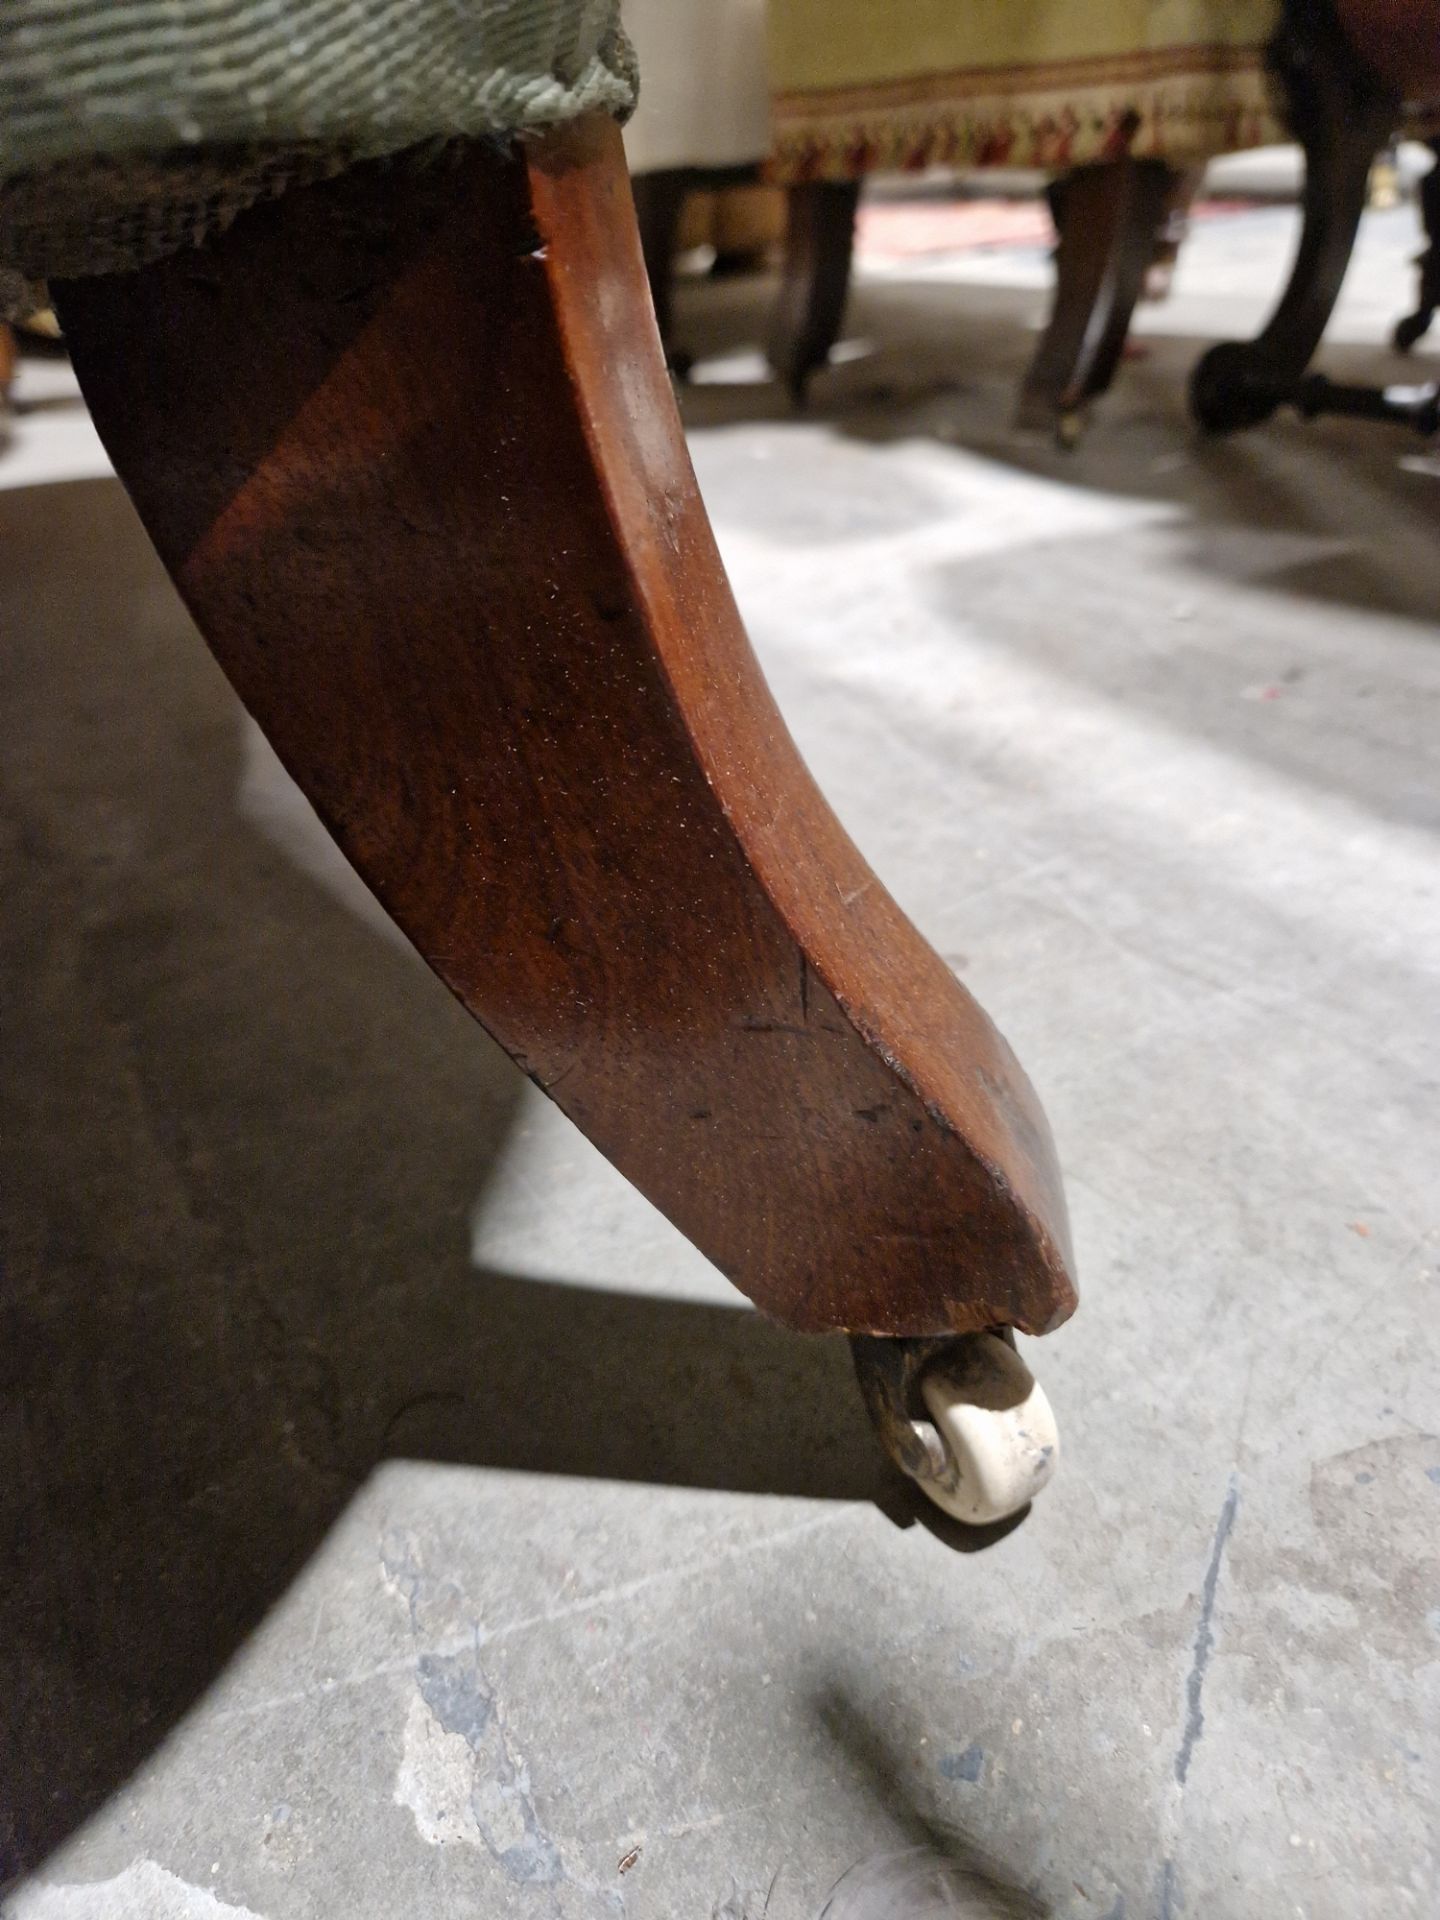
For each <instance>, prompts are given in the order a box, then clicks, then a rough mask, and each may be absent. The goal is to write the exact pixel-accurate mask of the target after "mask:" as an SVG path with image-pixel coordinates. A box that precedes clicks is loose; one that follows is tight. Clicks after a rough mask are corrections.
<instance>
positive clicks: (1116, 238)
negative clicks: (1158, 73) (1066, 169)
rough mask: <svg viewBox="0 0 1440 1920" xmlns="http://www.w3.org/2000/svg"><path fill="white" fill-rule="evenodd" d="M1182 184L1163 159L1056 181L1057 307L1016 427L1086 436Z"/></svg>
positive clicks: (1107, 165)
mask: <svg viewBox="0 0 1440 1920" xmlns="http://www.w3.org/2000/svg"><path fill="white" fill-rule="evenodd" d="M1178 184H1179V176H1178V175H1177V174H1176V172H1175V170H1174V168H1172V167H1168V166H1166V165H1165V164H1164V163H1163V162H1162V161H1159V160H1131V159H1128V158H1126V159H1121V160H1107V161H1102V162H1100V163H1098V164H1096V165H1094V166H1088V167H1076V168H1075V169H1074V171H1073V172H1071V173H1068V174H1066V175H1064V176H1063V178H1061V179H1059V180H1057V181H1055V182H1054V184H1053V185H1052V187H1051V189H1050V195H1049V198H1050V208H1051V212H1052V214H1053V215H1054V218H1055V228H1056V233H1057V237H1058V245H1057V247H1056V250H1055V300H1054V305H1053V307H1052V309H1051V313H1050V319H1049V322H1048V324H1047V326H1046V328H1045V332H1044V334H1043V335H1042V336H1041V339H1040V343H1039V345H1038V346H1037V347H1036V349H1035V353H1034V356H1033V358H1032V359H1031V362H1030V365H1029V367H1028V369H1027V370H1026V373H1025V378H1024V381H1023V383H1022V385H1021V389H1020V398H1019V402H1018V404H1017V407H1016V425H1017V426H1020V427H1026V428H1040V429H1043V430H1048V431H1053V432H1055V433H1056V434H1058V436H1059V437H1060V439H1061V440H1062V442H1064V443H1065V444H1066V445H1073V444H1074V442H1075V441H1076V440H1077V439H1078V438H1079V435H1080V432H1081V430H1082V428H1083V424H1084V414H1085V408H1086V406H1087V405H1088V403H1089V402H1090V401H1091V400H1092V399H1093V398H1094V397H1095V396H1096V395H1097V394H1100V393H1104V392H1105V391H1106V389H1107V388H1108V387H1109V385H1110V382H1111V381H1112V380H1113V379H1114V377H1115V370H1116V368H1117V367H1118V366H1119V364H1120V356H1121V354H1122V353H1123V351H1124V348H1125V338H1126V335H1127V334H1128V332H1129V330H1130V319H1131V315H1132V314H1133V313H1134V311H1135V303H1136V301H1137V300H1138V299H1139V298H1140V294H1141V292H1142V290H1143V288H1144V285H1145V274H1146V271H1147V269H1148V268H1149V266H1150V265H1151V262H1152V261H1153V260H1154V258H1155V252H1156V244H1157V240H1158V239H1159V238H1160V236H1161V235H1162V233H1163V231H1164V229H1165V227H1166V225H1167V222H1168V219H1169V214H1170V209H1171V205H1172V202H1173V198H1174V195H1175V191H1176V188H1177V186H1178Z"/></svg>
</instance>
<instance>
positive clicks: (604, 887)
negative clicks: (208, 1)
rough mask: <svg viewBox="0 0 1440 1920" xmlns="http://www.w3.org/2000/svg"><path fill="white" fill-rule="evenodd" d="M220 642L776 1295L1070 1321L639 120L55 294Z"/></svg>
mask: <svg viewBox="0 0 1440 1920" xmlns="http://www.w3.org/2000/svg"><path fill="white" fill-rule="evenodd" d="M56 292H57V301H58V304H59V307H60V310H61V314H62V318H63V321H64V325H65V330H66V335H67V338H68V339H69V342H70V345H71V349H72V351H73V354H74V358H75V364H76V367H77V369H78V371H79V375H80V380H81V383H82V386H83V387H84V390H85V393H86V396H87V398H88V399H89V401H90V405H91V408H92V410H93V412H94V416H95V419H96V422H97V424H98V426H99V429H100V432H101V434H102V435H103V437H104V439H105V442H106V445H107V447H108V448H109V450H110V453H111V455H112V457H113V459H114V462H115V465H116V468H117V470H118V471H119V473H120V474H121V476H122V477H123V479H124V481H125V484H126V486H127V487H128V488H129V490H130V493H131V495H132V497H133V499H134V501H135V503H136V505H137V507H138V508H139V511H140V514H141V516H142V518H143V520H144V521H145V524H146V526H147V528H148V529H149V531H150V534H151V537H152V538H153V539H154V541H155V544H156V546H157V547H158V548H159V550H160V553H161V555H162V557H163V558H164V560H165V562H166V565H167V566H168V567H169V569H170V572H171V574H172V575H173V576H174V578H175V580H176V582H177V583H178V585H179V587H180V590H181V592H182V593H183V595H184V596H185V599H186V600H187V602H188V604H189V606H190V608H191V610H192V612H193V613H194V615H195V618H196V620H197V622H198V623H199V626H200V629H201V631H202V632H203V633H204V634H205V636H206V637H207V639H208V640H209V641H210V644H211V645H212V647H213V648H214V650H215V652H216V653H217V654H218V656H219V658H220V661H221V663H222V665H223V666H224V668H225V670H226V672H227V673H228V674H229V676H230V678H231V679H232V680H233V682H234V684H235V686H236V688H237V689H238V691H239V693H240V695H241V697H242V699H243V700H244V701H245V703H246V705H247V706H248V707H249V708H250V709H251V711H252V712H253V713H254V714H255V715H256V717H257V719H258V720H259V721H260V723H261V725H262V726H263V727H264V729H265V731H266V732H267V733H268V735H269V736H270V738H271V740H272V741H273V742H274V743H275V746H276V747H277V749H278V750H279V753H280V755H281V757H282V759H283V760H284V761H285V763H286V765H287V766H288V767H289V768H290V770H291V772H292V773H293V774H294V775H295V777H296V778H297V780H298V781H299V783H300V785H301V786H302V787H303V788H304V789H305V791H306V793H307V794H308V795H309V796H310V798H311V800H312V801H313V802H314V804H315V806H316V808H317V809H318V811H319V813H320V815H321V817H322V819H323V820H324V821H325V822H326V823H327V825H328V826H329V828H330V830H331V831H332V832H333V833H334V835H335V837H336V839H337V840H338V841H339V843H340V845H341V847H342V848H343V849H344V850H345V852H346V854H347V855H348V856H349V858H350V859H351V861H352V862H353V863H354V865H355V866H356V868H357V869H358V870H359V872H360V873H361V874H362V875H363V876H364V878H365V879H366V881H367V882H368V883H369V885H370V886H371V887H372V888H373V889H374V891H375V892H376V894H377V895H378V896H379V898H380V899H381V901H382V902H383V903H384V904H385V906H386V907H387V908H388V909H389V911H390V912H391V913H392V914H393V915H394V917H395V919H396V921H397V922H398V923H399V925H400V926H401V927H402V928H403V929H404V930H405V932H406V933H407V934H408V936H409V937H410V939H411V940H412V941H413V942H414V943H415V945H416V946H417V947H418V948H419V950H420V952H421V953H422V954H423V955H424V956H425V958H426V959H427V960H428V961H429V962H430V964H431V965H432V966H433V967H434V968H435V970H436V972H437V973H439V975H440V976H441V978H442V979H443V980H445V981H446V982H447V983H448V985H449V986H450V987H451V988H452V989H453V991H454V992H455V993H456V994H457V995H458V996H459V997H460V999H461V1000H462V1001H463V1002H464V1004H465V1005H466V1006H467V1007H468V1008H470V1009H471V1011H472V1012H473V1013H474V1014H475V1015H476V1017H477V1018H478V1019H480V1020H481V1021H482V1022H483V1023H484V1024H485V1026H486V1027H488V1028H489V1030H490V1031H491V1032H492V1033H493V1034H494V1035H495V1036H496V1038H497V1039H498V1040H499V1041H500V1042H501V1044H502V1045H503V1046H504V1047H505V1048H506V1049H507V1050H508V1051H509V1053H510V1054H511V1055H512V1056H513V1057H514V1058H515V1059H516V1060H517V1061H518V1062H519V1063H520V1065H521V1066H522V1067H523V1068H524V1069H525V1071H526V1072H527V1073H528V1074H529V1075H530V1077H531V1078H532V1079H533V1080H534V1081H535V1082H536V1083H537V1084H538V1085H539V1086H540V1087H542V1088H543V1089H544V1090H545V1091H546V1092H547V1093H548V1094H549V1095H550V1096H551V1098H552V1099H554V1100H555V1101H556V1102H557V1103H558V1104H559V1105H560V1106H561V1107H563V1108H564V1110H565V1111H566V1113H568V1114H569V1115H570V1116H571V1118H572V1119H573V1120H574V1121H575V1122H576V1124H577V1125H578V1126H579V1127H581V1128H582V1129H583V1131H584V1132H585V1133H587V1134H588V1135H589V1136H590V1138H591V1139H592V1140H594V1141H595V1142H596V1144H597V1145H598V1146H599V1147H600V1148H601V1149H602V1150H603V1151H604V1152H605V1153H606V1154H607V1155H608V1156H609V1157H610V1159H611V1160H612V1161H613V1162H614V1163H615V1165H616V1166H617V1167H619V1168H620V1169H621V1171H622V1172H623V1173H625V1174H627V1175H628V1176H629V1178H630V1179H631V1180H633V1181H634V1183H635V1184H636V1185H637V1186H638V1187H639V1188H640V1189H641V1190H642V1191H643V1192H644V1193H646V1194H647V1195H648V1196H649V1197H650V1198H651V1200H653V1201H654V1202H655V1203H656V1205H657V1206H659V1207H660V1208H661V1209H662V1210H663V1211H664V1212H665V1213H666V1214H668V1215H669V1217H670V1218H671V1219H672V1220H673V1221H675V1222H676V1224H677V1225H678V1226H679V1227H680V1228H681V1229H682V1230H683V1231H684V1232H685V1233H686V1234H688V1235H689V1236H690V1238H691V1239H692V1240H693V1241H694V1242H695V1243H696V1244H697V1245H698V1246H699V1247H700V1248H701V1249H702V1250H703V1251H704V1252H705V1253H707V1254H708V1255H709V1256H710V1258H711V1259H712V1260H714V1261H715V1263H716V1264H717V1265H718V1266H719V1267H720V1268H721V1269H722V1270H723V1271H724V1272H725V1273H726V1274H728V1275H729V1276H730V1278H731V1279H732V1280H733V1281H734V1282H735V1284H736V1285H737V1286H738V1287H740V1288H741V1289H742V1290H743V1291H744V1292H746V1293H747V1294H749V1295H750V1297H751V1298H752V1299H753V1300H755V1301H756V1302H757V1303H758V1304H759V1305H760V1306H761V1307H763V1308H764V1309H766V1311H767V1312H769V1313H771V1314H773V1315H774V1316H775V1317H776V1318H778V1319H780V1320H782V1321H785V1322H787V1323H788V1324H789V1325H791V1326H793V1327H797V1328H802V1329H806V1330H814V1331H822V1330H827V1329H838V1328H847V1329H854V1330H860V1331H865V1332H870V1333H876V1334H892V1335H893V1334H903V1335H914V1334H931V1333H942V1332H946V1331H950V1330H968V1329H973V1328H981V1327H990V1326H996V1325H1004V1324H1007V1323H1009V1324H1013V1325H1015V1326H1018V1327H1021V1328H1024V1329H1026V1330H1028V1331H1030V1332H1037V1333H1038V1332H1043V1331H1044V1330H1045V1329H1046V1328H1048V1327H1051V1326H1053V1325H1054V1324H1055V1323H1056V1322H1057V1321H1059V1320H1061V1319H1063V1318H1064V1317H1065V1316H1066V1314H1068V1313H1069V1312H1070V1310H1071V1308H1072V1306H1073V1304H1074V1291H1073V1287H1072V1283H1071V1279H1070V1272H1069V1254H1068V1251H1067V1244H1066V1227H1065V1212H1064V1203H1063V1200H1062V1197H1061V1193H1060V1187H1059V1181H1058V1178H1057V1174H1056V1169H1055V1162H1054V1158H1053V1154H1052V1150H1051V1145H1050V1139H1049V1135H1048V1132H1047V1129H1046V1126H1045V1121H1044V1118H1043V1116H1042V1114H1041V1112H1040V1109H1039V1107H1038V1105H1037V1103H1036V1101H1035V1098H1034V1095H1033V1093H1032V1092H1031V1090H1030V1087H1029V1085H1028V1084H1027V1082H1026V1080H1025V1078H1024V1076H1023V1074H1022V1073H1021V1071H1020V1069H1019V1067H1018V1066H1017V1065H1016V1063H1015V1061H1014V1059H1013V1057H1012V1056H1011V1054H1010V1052H1009V1050H1008V1049H1007V1048H1006V1046H1005V1044H1004V1042H1003V1041H1002V1040H1000V1038H999V1037H998V1036H997V1035H996V1033H995V1032H994V1030H993V1029H992V1027H991V1026H990V1024H989V1022H988V1021H987V1020H986V1018H985V1016H984V1014H983V1013H982V1012H981V1011H980V1009H979V1008H978V1007H977V1006H976V1005H975V1003H974V1002H973V1001H972V1000H971V999H970V998H969V996H968V995H967V994H966V993H965V992H964V990H963V989H962V988H961V987H960V986H959V985H958V984H957V982H956V981H955V980H954V978H953V977H952V976H951V974H950V972H949V971H948V969H947V968H946V967H945V966H944V965H943V964H942V962H941V961H940V960H939V959H938V958H937V957H936V955H935V954H934V953H933V952H932V951H931V950H930V948H929V947H927V946H926V945H925V943H924V942H923V941H922V940H921V939H920V938H919V936H918V935H917V934H916V933H915V932H914V930H913V929H912V928H911V927H910V925H909V923H908V922H907V921H906V920H905V919H904V917H903V916H902V915H901V914H900V912H899V911H898V909H897V908H896V907H895V905H894V904H893V902H892V901H891V900H890V899H889V897H888V896H887V895H886V893H885V892H884V890H883V889H882V888H881V886H880V885H879V883H878V882H877V881H876V879H875V877H874V875H873V874H872V873H871V872H870V871H869V869H868V868H867V867H866V866H865V865H864V863H863V861H862V860H861V859H860V857H859V855H858V854H857V852H856V851H855V849H854V847H853V846H852V845H851V844H850V842H849V841H848V840H847V838H846V837H845V834H844V833H843V831H842V830H841V828H840V827H839V825H838V824H837V822H836V821H835V819H834V816H833V815H832V814H831V813H830V811H829V809H828V808H827V806H826V805H825V802H824V799H823V797H822V796H821V794H820V793H819V791H818V789H817V788H816V787H815V785H814V783H813V782H812V780H811V779H810V777H809V775H808V774H807V772H806V770H805V768H804V766H803V764H802V763H801V761H800V759H799V757H798V755H797V754H796V751H795V748H794V745H793V743H792V742H791V740H790V738H789V736H788V734H787V733H786V730H785V727H784V724H783V722H782V721H781V719H780V716H779V714H778V712H777V711H776V708H775V706H774V704H773V702H772V701H771V699H770V696H769V693H768V691H767V689H766V687H765V684H764V681H763V680H762V678H761V676H760V673H759V669H758V667H757V665H756V662H755V659H754V657H753V655H752V654H751V652H750V648H749V645H748V643H747V641H746V639H745V636H744V633H743V631H742V629H741V626H740V623H739V619H738V617H737V614H736V611H735V606H734V602H733V600H732V598H731V595H730V591H729V587H728V584H727V582H726V579H725V575H724V572H723V569H722V567H721V564H720V560H719V556H718V554H717V552H716V549H715V545H714V541H713V538H712V536H711V533H710V529H709V525H708V522H707V520H706V518H705V514H704V510H703V508H702V507H701V505H700V501H699V498H698V495H697V493H696V489H695V483H694V478H693V475H692V473H691V469H690V464H689V460H688V457H687V455H686V451H685V445H684V441H683V438H682V436H681V433H680V429H679V422H678V419H677V416H676V413H675V408H674V403H673V399H672V396H671V392H670V387H669V383H668V381H667V380H666V378H665V373H664V368H663V365H662V362H661V357H660V353H659V346H658V341H657V338H656V334H655V328H654V323H653V320H652V318H651V315H650V309H649V304H648V301H647V300H646V297H645V283H644V277H643V270H642V265H641V258H640V247H639V242H638V239H637V237H636V231H635V223H634V216H633V212H632V206H631V197H630V186H629V181H628V178H627V176H626V173H625V168H624V164H623V158H622V154H621V149H620V140H619V135H618V133H617V132H616V130H615V129H614V128H613V126H611V125H610V124H609V123H608V122H598V123H592V122H582V123H579V124H577V125H575V126H573V127H571V128H568V129H566V130H564V131H562V132H557V133H553V134H549V135H547V136H545V137H543V138H538V139H535V140H533V141H525V142H522V143H520V144H519V145H518V146H517V147H516V148H515V149H513V151H510V152H506V151H503V150H501V149H498V148H481V147H476V148H474V149H471V150H469V151H468V152H467V153H466V154H465V155H464V157H463V158H462V159H461V160H459V161H458V162H457V163H456V164H454V165H450V166H437V167H432V168H430V169H428V170H426V171H423V172H420V171H415V172H412V171H408V170H407V169H406V168H405V167H403V166H393V165H392V166H391V167H389V168H375V169H360V170H357V171H355V172H354V173H351V174H349V175H347V176H344V177H343V178H341V179H339V180H336V181H333V182H330V183H327V184H325V185H321V186H316V187H310V188H305V189H295V190H292V191H291V192H290V193H288V194H286V195H284V196H282V198H280V199H279V200H278V201H276V202H274V203H273V204H271V205H269V206H265V207H260V208H256V209H253V210H252V211H251V212H250V213H248V214H246V215H244V216H242V217H241V218H240V219H239V220H237V221H236V223H235V225H234V226H233V227H232V228H231V229H230V231H229V232H228V233H226V234H224V235H223V236H221V237H219V238H218V239H216V240H214V241H212V242H211V243H210V244H209V245H207V246H206V247H205V248H203V249H201V250H199V251H197V252H191V253H187V254H183V255H179V256H176V257H175V258H172V259H169V260H167V261H163V262H161V263H159V264H158V265H155V266H152V267H148V268H146V269H144V270H142V271H141V272H138V273H134V274H129V275H119V276H115V277H113V278H107V279H99V280H88V281H73V282H70V283H68V284H65V285H62V286H60V287H59V288H57V289H56Z"/></svg>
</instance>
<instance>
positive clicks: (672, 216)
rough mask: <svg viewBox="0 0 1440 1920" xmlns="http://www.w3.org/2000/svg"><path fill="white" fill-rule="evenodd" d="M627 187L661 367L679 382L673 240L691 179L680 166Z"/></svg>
mask: <svg viewBox="0 0 1440 1920" xmlns="http://www.w3.org/2000/svg"><path fill="white" fill-rule="evenodd" d="M630 185H631V188H632V190H633V192H634V195H635V219H636V224H637V225H638V227H639V229H640V251H641V254H642V255H643V257H644V261H645V277H646V279H647V280H648V281H649V283H650V301H651V304H652V305H653V307H654V309H655V323H656V325H657V326H658V327H659V329H660V344H661V347H662V348H663V349H664V353H665V364H666V365H667V366H668V367H671V368H672V369H673V371H674V372H676V373H677V374H678V375H679V376H680V378H681V379H682V380H683V379H684V378H685V376H686V374H687V373H688V371H689V367H688V364H687V362H686V359H685V357H684V356H683V355H682V356H681V359H680V362H679V364H678V365H677V363H676V360H675V357H674V356H675V340H674V331H673V319H674V306H675V237H676V234H677V233H678V232H679V228H680V215H681V213H682V212H683V211H684V207H685V196H686V194H688V193H689V191H690V186H691V176H690V173H689V171H688V169H686V168H684V167H667V168H664V169H661V170H657V171H655V172H653V173H639V174H636V175H635V176H634V178H633V179H632V180H631V182H630Z"/></svg>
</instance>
